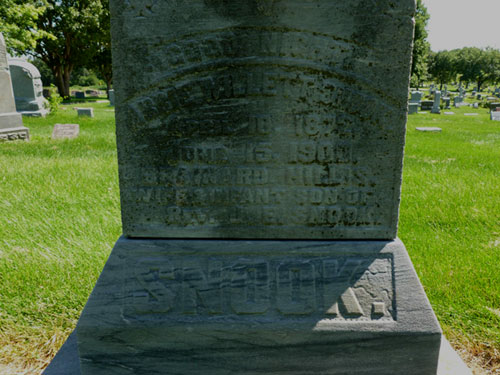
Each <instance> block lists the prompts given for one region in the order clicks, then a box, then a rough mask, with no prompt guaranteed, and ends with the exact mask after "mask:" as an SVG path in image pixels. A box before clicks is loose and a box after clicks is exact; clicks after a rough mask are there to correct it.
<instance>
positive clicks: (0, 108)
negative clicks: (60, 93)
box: [0, 33, 29, 141]
mask: <svg viewBox="0 0 500 375" xmlns="http://www.w3.org/2000/svg"><path fill="white" fill-rule="evenodd" d="M16 139H24V140H29V130H28V128H25V127H24V126H23V119H22V116H21V115H20V114H19V113H17V112H16V104H15V101H14V92H13V91H12V83H11V79H10V70H9V64H8V62H7V47H6V45H5V40H4V38H3V34H2V33H0V141H9V140H16Z"/></svg>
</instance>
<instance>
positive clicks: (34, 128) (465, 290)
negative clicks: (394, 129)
mask: <svg viewBox="0 0 500 375" xmlns="http://www.w3.org/2000/svg"><path fill="white" fill-rule="evenodd" d="M86 105H89V106H92V107H94V111H95V118H93V119H82V118H77V117H76V111H75V110H73V109H72V107H73V106H76V105H75V104H71V105H67V106H64V108H66V109H65V110H61V111H59V113H57V114H55V115H50V116H48V117H47V118H45V119H37V118H24V123H25V125H26V126H27V127H29V128H30V134H31V137H32V139H31V141H30V142H12V143H0V165H2V173H1V174H0V178H1V182H2V183H1V185H0V197H1V198H0V222H1V223H2V225H0V285H1V286H0V374H3V373H8V374H16V373H26V374H36V373H39V372H40V369H42V368H44V367H45V366H46V365H47V364H48V363H49V361H50V359H51V358H52V357H53V356H54V355H55V353H56V351H57V349H58V348H59V347H60V346H61V345H62V343H63V342H64V340H65V338H66V336H67V335H68V334H69V333H70V332H71V331H72V330H73V328H74V326H75V324H76V321H77V319H78V317H79V315H80V312H81V309H82V308H83V306H84V304H85V302H86V300H87V298H88V296H89V294H90V292H91V290H92V288H93V285H94V284H95V282H96V280H97V277H98V276H99V273H100V271H101V269H102V267H103V266H104V263H105V261H106V258H107V256H108V255H109V253H110V251H111V248H112V246H113V244H114V242H115V241H116V240H117V238H118V237H119V235H120V233H121V223H120V211H119V190H118V181H117V166H116V164H117V163H116V145H115V136H114V114H113V112H112V109H111V107H109V106H108V105H107V104H105V103H92V104H86ZM86 105H84V104H78V106H79V107H83V106H86ZM451 111H453V112H455V115H453V116H447V115H444V114H442V115H431V114H419V115H412V116H410V118H409V122H408V132H407V145H406V156H405V167H404V182H403V194H402V202H401V218H400V229H399V236H400V237H401V239H402V240H403V241H404V243H405V244H406V247H407V248H408V251H409V253H410V256H411V258H412V260H413V262H414V265H415V267H416V269H417V272H418V274H419V276H420V279H421V281H422V283H423V284H424V288H425V290H426V292H427V295H428V296H429V299H430V300H431V303H432V305H433V307H434V309H435V311H436V314H437V316H438V319H439V321H440V323H441V326H442V327H443V330H444V332H445V334H446V335H447V337H448V338H449V339H450V340H451V341H452V343H453V344H454V346H455V347H457V348H459V349H462V350H464V352H463V353H462V354H464V355H466V356H469V360H473V361H476V362H477V363H479V364H480V365H481V366H482V367H483V368H488V369H489V372H490V373H494V371H495V369H499V368H500V272H499V268H500V266H499V264H500V199H499V197H500V122H492V121H490V120H489V115H488V113H487V110H485V109H478V110H475V109H472V108H461V109H452V110H451ZM464 113H478V114H479V116H474V117H469V116H464ZM55 123H78V124H80V136H79V137H78V138H76V139H73V140H57V141H54V140H51V138H50V136H51V132H52V127H53V125H54V124H55ZM420 126H433V127H436V126H438V127H441V128H442V129H443V131H442V133H421V132H417V131H415V127H420ZM2 365H3V366H2ZM9 366H10V367H9ZM19 369H24V371H25V372H21V371H20V370H19ZM2 370H3V371H4V372H2Z"/></svg>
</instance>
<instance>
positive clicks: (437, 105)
mask: <svg viewBox="0 0 500 375" xmlns="http://www.w3.org/2000/svg"><path fill="white" fill-rule="evenodd" d="M440 105H441V91H435V92H434V103H433V104H432V110H431V113H435V114H440V113H441V107H440Z"/></svg>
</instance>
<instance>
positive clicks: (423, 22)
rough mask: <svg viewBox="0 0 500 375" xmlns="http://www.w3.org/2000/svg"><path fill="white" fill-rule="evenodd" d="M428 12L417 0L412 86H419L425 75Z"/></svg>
mask: <svg viewBox="0 0 500 375" xmlns="http://www.w3.org/2000/svg"><path fill="white" fill-rule="evenodd" d="M429 18H430V16H429V13H428V12H427V8H426V7H425V5H424V4H423V2H422V0H417V13H416V14H415V37H414V39H413V60H412V64H411V77H412V86H416V87H419V86H420V83H421V82H422V81H423V80H425V78H426V76H427V58H428V55H429V51H430V45H429V42H428V41H427V36H428V33H427V30H426V27H427V23H428V22H429Z"/></svg>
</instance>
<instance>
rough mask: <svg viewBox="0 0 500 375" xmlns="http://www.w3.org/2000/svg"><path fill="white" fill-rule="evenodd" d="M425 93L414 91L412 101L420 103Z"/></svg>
mask: <svg viewBox="0 0 500 375" xmlns="http://www.w3.org/2000/svg"><path fill="white" fill-rule="evenodd" d="M423 95H424V93H423V92H421V91H412V92H411V96H410V103H418V104H420V102H421V101H422V97H423Z"/></svg>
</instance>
